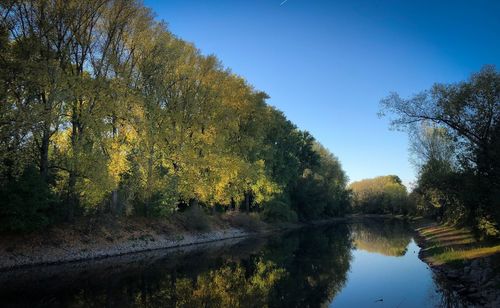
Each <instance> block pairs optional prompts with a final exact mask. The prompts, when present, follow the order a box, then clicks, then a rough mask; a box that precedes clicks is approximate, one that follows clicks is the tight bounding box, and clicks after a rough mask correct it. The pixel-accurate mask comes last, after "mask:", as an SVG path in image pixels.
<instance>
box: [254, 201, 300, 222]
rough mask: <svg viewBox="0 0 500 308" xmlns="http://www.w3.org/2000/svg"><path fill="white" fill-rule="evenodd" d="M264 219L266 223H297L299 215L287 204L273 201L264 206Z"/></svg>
mask: <svg viewBox="0 0 500 308" xmlns="http://www.w3.org/2000/svg"><path fill="white" fill-rule="evenodd" d="M262 219H263V220H264V221H266V222H270V223H274V222H296V221H297V213H295V211H294V210H292V209H291V208H290V206H288V205H287V204H286V203H284V202H282V201H278V200H273V201H271V202H269V203H267V204H266V205H265V206H264V210H263V211H262Z"/></svg>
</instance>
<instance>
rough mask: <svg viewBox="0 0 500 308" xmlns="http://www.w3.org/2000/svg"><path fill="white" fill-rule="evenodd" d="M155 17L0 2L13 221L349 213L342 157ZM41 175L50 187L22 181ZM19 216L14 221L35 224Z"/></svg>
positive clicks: (8, 212)
mask: <svg viewBox="0 0 500 308" xmlns="http://www.w3.org/2000/svg"><path fill="white" fill-rule="evenodd" d="M152 16H153V14H152V12H151V11H150V10H148V9H147V8H145V7H144V6H143V5H142V4H140V3H139V2H136V1H123V0H90V1H73V0H69V1H31V0H30V1H21V0H19V1H18V0H9V1H3V2H2V3H1V5H0V18H1V19H0V79H1V83H0V101H1V105H0V189H1V192H2V194H3V195H4V196H5V198H4V199H3V202H2V203H1V205H0V207H1V209H0V211H1V212H2V215H3V217H2V219H3V220H5V221H9V222H14V221H19V219H21V220H23V221H24V220H26V219H28V218H27V217H29V219H28V220H29V221H32V223H29V224H30V225H32V226H44V225H47V224H48V223H49V222H53V221H56V220H61V219H63V220H67V221H71V220H73V219H74V218H75V217H77V216H78V215H84V214H88V213H105V212H109V213H112V214H115V215H121V214H123V215H144V216H165V215H170V214H171V213H172V212H174V211H176V210H178V209H179V207H178V205H179V204H184V205H188V206H202V207H206V208H212V207H215V206H219V207H222V208H226V209H227V208H236V209H239V208H241V209H243V210H246V211H250V210H260V209H262V208H263V207H265V205H266V204H268V203H269V204H275V207H276V209H279V211H282V210H283V206H282V205H279V206H276V204H279V202H282V203H284V204H285V205H286V206H287V207H288V209H289V211H292V210H293V211H295V212H296V213H297V214H298V216H299V218H300V219H313V218H317V217H320V216H324V215H330V216H331V215H341V214H342V213H344V212H345V207H346V204H347V202H346V200H347V198H348V195H346V191H345V185H346V176H345V174H344V172H343V170H342V169H341V167H340V164H339V162H338V160H337V159H336V158H335V157H334V156H332V155H331V154H330V153H329V152H328V151H327V150H326V149H324V148H322V147H321V146H319V144H317V143H316V141H315V140H314V138H313V137H312V136H311V135H310V134H308V133H307V132H304V131H300V130H299V129H297V127H296V126H295V125H294V124H293V123H291V122H290V121H289V120H287V119H286V117H285V116H284V115H283V114H282V113H281V112H280V111H278V110H276V109H274V108H273V107H271V106H269V105H267V104H266V99H267V98H268V97H267V95H266V94H265V93H262V92H259V91H256V90H254V89H253V88H252V87H251V86H250V85H248V84H247V83H246V81H245V80H243V79H242V78H241V77H238V76H236V75H235V74H232V73H231V72H230V71H229V70H228V69H226V68H224V67H222V65H221V64H220V62H219V61H218V60H217V58H215V57H214V56H203V55H201V54H200V52H199V51H198V50H197V49H196V48H195V47H194V46H193V45H191V44H189V43H186V42H184V41H183V40H181V39H179V38H177V37H175V36H174V35H173V34H171V33H170V32H169V31H168V30H167V29H166V27H165V25H164V24H163V23H160V22H157V21H155V20H154V19H153V17H152ZM33 168H35V169H34V170H36V172H34V173H33ZM33 177H38V179H34V178H33ZM36 181H39V182H40V183H42V184H40V189H41V190H40V191H39V192H37V193H33V194H31V193H30V191H29V189H27V190H26V189H21V190H17V191H15V192H14V191H13V190H12V189H13V188H12V185H13V184H12V183H16V186H26V187H31V186H30V185H31V184H30V183H34V182H36ZM41 187H46V188H47V189H46V190H45V188H41ZM297 189H299V190H300V189H305V191H303V192H297ZM42 190H43V192H42ZM42 193H43V194H44V195H46V196H47V197H46V198H47V200H49V199H50V200H51V201H50V202H49V203H50V206H49V205H47V204H46V202H41V203H40V202H39V201H40V200H39V199H40V198H41V197H40V196H41V195H42ZM22 194H25V195H23V196H20V195H22ZM14 196H20V197H19V198H18V197H14ZM309 197H315V198H317V200H318V202H317V203H316V202H313V201H311V200H312V199H307V198H309ZM30 198H32V199H30ZM299 199H300V201H299ZM16 200H17V201H16ZM18 200H24V201H23V207H29V206H28V204H35V203H36V204H37V206H36V207H37V208H40V210H38V209H37V210H35V209H34V208H33V209H31V208H30V209H27V208H25V209H21V207H20V206H19V201H18ZM56 200H57V202H58V203H57V205H54V202H56ZM275 201H276V202H278V203H276V202H275ZM42 209H43V210H42ZM25 211H27V212H26V213H33V215H32V214H29V215H25V214H26V213H21V212H25ZM35 212H36V214H34V213H35ZM23 217H24V218H23ZM37 217H38V218H37ZM276 217H291V218H293V217H296V214H295V216H294V214H293V213H291V214H290V213H286V215H284V216H283V215H278V216H276ZM56 218H57V219H56ZM37 219H38V220H39V221H38V222H35V221H33V220H37ZM14 225H16V226H14ZM14 225H13V224H11V223H7V224H2V227H1V228H3V229H8V230H17V229H26V230H28V229H30V227H26V228H25V227H21V226H24V222H23V223H21V222H19V223H14ZM18 227H19V228H18Z"/></svg>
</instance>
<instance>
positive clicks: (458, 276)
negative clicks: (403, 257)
mask: <svg viewBox="0 0 500 308" xmlns="http://www.w3.org/2000/svg"><path fill="white" fill-rule="evenodd" d="M413 227H414V228H415V230H416V231H417V237H416V240H417V242H418V245H419V246H420V247H421V248H422V249H421V251H420V254H419V257H420V258H421V259H422V260H423V261H425V262H426V263H427V264H428V265H429V267H430V268H431V269H432V270H433V272H434V273H435V275H436V278H437V279H438V280H439V281H441V282H442V283H444V284H446V286H448V287H449V288H450V289H451V290H453V293H454V294H453V296H459V297H460V298H462V299H464V300H465V301H466V302H468V303H470V304H471V305H478V306H484V307H500V242H499V241H491V240H490V241H480V240H478V239H476V238H475V237H474V236H473V234H472V232H471V231H470V230H468V229H465V228H463V229H459V228H455V227H451V226H446V225H440V224H438V223H436V222H432V221H428V220H424V219H418V220H415V221H413Z"/></svg>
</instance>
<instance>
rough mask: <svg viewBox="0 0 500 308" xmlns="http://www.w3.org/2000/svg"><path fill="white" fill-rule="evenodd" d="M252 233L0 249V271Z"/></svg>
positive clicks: (150, 236) (149, 236) (237, 231)
mask: <svg viewBox="0 0 500 308" xmlns="http://www.w3.org/2000/svg"><path fill="white" fill-rule="evenodd" d="M249 235H251V234H250V233H248V232H245V231H243V230H240V229H234V228H231V229H225V230H218V231H211V232H206V233H199V234H182V235H176V236H172V235H162V234H154V233H153V234H143V235H140V236H138V237H133V238H128V239H126V240H120V241H114V240H110V241H108V242H104V243H103V242H102V241H100V242H97V243H96V242H94V243H92V242H89V243H81V242H77V243H75V244H74V245H49V246H47V245H43V243H42V244H41V245H36V246H32V247H30V249H23V250H21V251H20V250H19V249H15V248H14V249H12V248H7V249H1V251H0V271H5V270H9V269H14V268H19V267H26V266H33V265H47V264H59V263H65V262H73V261H81V260H91V259H99V258H106V257H111V256H120V255H124V254H129V253H135V252H141V251H150V250H156V249H164V248H173V247H181V246H189V245H194V244H201V243H208V242H214V241H220V240H224V239H231V238H240V237H246V236H249Z"/></svg>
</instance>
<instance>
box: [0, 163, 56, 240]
mask: <svg viewBox="0 0 500 308" xmlns="http://www.w3.org/2000/svg"><path fill="white" fill-rule="evenodd" d="M0 200H2V202H1V203H0V231H14V232H15V231H19V232H27V231H34V230H37V229H41V228H43V227H45V226H47V225H48V224H49V223H50V220H51V218H53V217H51V214H53V209H52V207H53V205H54V200H53V196H52V194H51V193H50V191H49V188H48V186H47V184H46V183H45V182H44V181H43V180H42V178H41V177H40V174H39V172H38V171H37V170H36V168H34V167H32V166H29V167H27V168H26V169H25V170H24V172H23V173H22V175H21V176H20V177H19V179H16V180H12V181H10V182H8V183H7V184H5V185H3V186H1V187H0ZM51 210H52V212H51Z"/></svg>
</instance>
